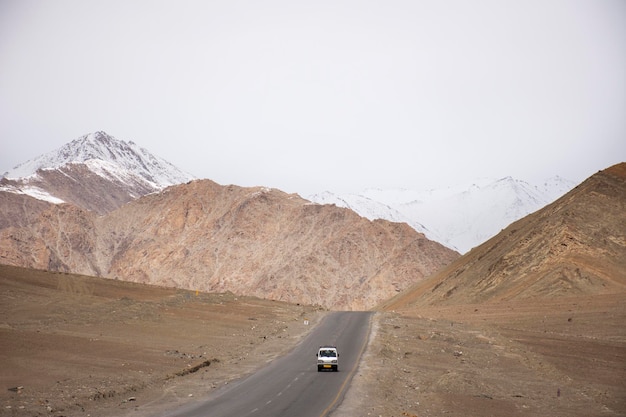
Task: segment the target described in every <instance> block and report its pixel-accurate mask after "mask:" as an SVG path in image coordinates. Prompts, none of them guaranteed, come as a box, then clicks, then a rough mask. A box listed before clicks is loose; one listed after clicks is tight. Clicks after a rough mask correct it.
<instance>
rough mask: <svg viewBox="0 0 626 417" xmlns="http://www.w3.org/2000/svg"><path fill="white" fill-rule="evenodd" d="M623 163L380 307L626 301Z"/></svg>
mask: <svg viewBox="0 0 626 417" xmlns="http://www.w3.org/2000/svg"><path fill="white" fill-rule="evenodd" d="M624 213H626V163H622V164H619V165H615V166H613V167H610V168H608V169H606V170H604V171H601V172H598V173H597V174H595V175H593V176H592V177H590V178H589V179H587V180H586V181H584V182H583V183H582V184H580V185H579V186H578V187H576V188H575V189H573V190H572V191H571V192H569V193H567V194H566V195H565V196H563V197H562V198H560V199H558V200H557V201H555V202H554V203H552V204H550V205H548V206H547V207H545V208H543V209H541V210H539V211H537V212H535V213H533V214H531V215H529V216H527V217H525V218H523V219H521V220H519V221H517V222H515V223H513V224H511V225H510V226H509V227H507V228H506V229H504V230H503V231H502V232H501V233H500V234H498V235H497V236H495V237H494V238H492V239H490V240H489V241H487V242H485V243H484V244H483V245H481V246H479V247H477V248H475V249H474V250H472V251H471V252H470V253H468V254H466V255H465V256H463V257H462V258H459V259H458V260H457V261H455V262H454V263H452V264H450V265H449V266H447V267H446V268H445V269H442V270H441V271H440V272H439V273H437V274H436V275H434V276H433V277H431V278H429V279H428V280H427V281H423V282H421V283H418V284H416V285H414V286H413V287H412V288H411V289H409V290H408V291H406V292H404V293H402V294H400V295H398V296H397V297H395V298H394V299H393V300H391V301H389V302H387V303H385V304H384V306H383V308H384V309H386V310H397V309H404V308H413V307H416V308H417V307H420V306H426V305H438V304H442V305H443V304H466V303H484V302H497V301H510V300H524V299H537V298H544V299H552V298H555V297H566V296H577V295H593V294H615V293H626V272H625V271H626V222H625V221H624V220H625V217H624Z"/></svg>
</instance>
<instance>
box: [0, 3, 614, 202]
mask: <svg viewBox="0 0 626 417" xmlns="http://www.w3.org/2000/svg"><path fill="white" fill-rule="evenodd" d="M98 130H103V131H106V132H107V133H109V134H111V135H113V136H115V137H116V138H118V139H121V140H126V141H133V142H135V143H137V144H139V145H140V146H142V147H144V148H146V149H148V150H149V151H150V152H152V153H153V154H155V155H158V156H161V157H163V158H165V159H166V160H168V161H170V162H172V163H173V164H174V165H176V166H178V167H179V168H181V169H183V170H185V171H187V172H189V173H191V174H193V175H195V176H197V177H201V178H209V179H212V180H214V181H217V182H218V183H220V184H236V185H242V186H253V185H265V186H269V187H275V188H279V189H282V190H284V191H287V192H297V193H300V194H302V195H307V194H310V193H314V192H318V191H323V190H332V191H338V192H349V191H359V190H361V189H363V188H367V187H385V188H391V187H405V188H424V187H429V186H441V185H443V184H449V183H455V182H458V181H459V180H465V179H468V178H476V177H495V178H500V177H504V176H507V175H511V176H514V177H516V178H519V179H525V180H529V181H536V180H541V179H545V178H548V177H551V176H554V175H557V174H558V175H561V176H563V177H565V178H568V179H571V180H573V181H576V182H580V181H582V180H584V179H585V178H587V177H588V176H590V175H592V174H593V173H595V172H596V171H598V170H601V169H604V168H607V167H608V166H610V165H612V164H614V163H618V162H622V161H626V1H624V0H520V1H506V0H493V1H470V0H430V1H424V0H406V1H398V0H385V1H382V0H381V1H366V0H346V1H342V0H330V1H325V0H316V1H311V0H310V1H304V0H285V1H273V0H271V1H260V0H250V1H237V0H223V1H211V0H198V1H191V0H183V1H180V0H177V1H155V0H135V1H132V0H93V1H86V0H67V1H63V0H54V1H48V0H39V1H36V0H0V173H2V172H5V171H7V170H9V169H11V168H12V167H14V166H15V165H17V164H19V163H21V162H24V161H26V160H28V159H32V158H34V157H36V156H39V155H41V154H43V153H46V152H49V151H50V150H53V149H55V148H58V147H60V146H62V145H63V144H65V143H67V142H69V141H71V140H73V139H76V138H77V137H80V136H82V135H84V134H86V133H90V132H94V131H98Z"/></svg>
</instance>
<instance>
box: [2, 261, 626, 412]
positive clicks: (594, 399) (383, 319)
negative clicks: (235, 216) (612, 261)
mask: <svg viewBox="0 0 626 417" xmlns="http://www.w3.org/2000/svg"><path fill="white" fill-rule="evenodd" d="M21 271H23V270H19V269H13V268H9V267H3V266H0V314H1V317H2V319H1V321H0V366H1V368H2V369H3V372H2V373H1V374H0V382H1V384H0V388H1V389H0V402H1V409H0V415H2V416H39V415H41V416H81V415H82V416H87V415H90V416H92V417H99V416H111V415H116V416H125V415H132V416H150V415H159V414H160V413H162V412H163V410H166V409H169V408H172V407H175V406H177V405H179V404H181V403H185V402H189V401H197V400H200V399H201V398H202V397H203V396H204V395H206V394H207V393H208V392H209V391H211V390H212V389H214V388H216V387H218V386H220V385H221V384H225V383H228V381H230V380H232V379H233V378H236V377H238V376H240V375H245V374H247V373H250V372H253V371H254V369H256V368H258V367H259V366H262V365H263V364H264V363H266V362H267V361H269V360H271V359H272V358H273V357H275V356H276V355H278V354H280V353H281V352H283V351H285V350H287V349H289V348H290V347H291V346H293V345H294V344H295V343H297V342H298V340H300V337H301V336H302V335H303V334H304V333H305V332H306V331H307V330H308V329H309V328H310V327H309V326H310V325H314V323H315V322H316V321H317V320H319V319H320V318H321V317H322V316H323V315H324V311H323V310H320V309H317V308H314V307H305V306H297V305H290V304H285V303H278V302H272V301H264V300H258V299H252V298H241V297H240V298H237V297H235V296H233V295H210V294H202V293H199V294H196V293H194V292H188V291H176V290H171V289H162V288H155V287H148V286H141V285H132V284H128V283H122V282H119V281H110V280H97V279H91V278H77V277H75V276H68V275H64V274H52V275H50V274H44V273H29V274H25V273H23V272H21ZM624 299H625V298H624V296H623V295H620V296H596V297H586V298H572V299H562V300H561V301H559V302H554V303H552V304H545V302H544V303H541V304H533V303H532V302H531V301H528V302H525V303H518V304H511V303H509V304H506V305H505V304H500V305H465V306H455V307H446V308H433V309H429V310H414V311H408V312H405V313H404V315H399V314H395V313H379V314H377V315H376V316H375V325H374V334H373V335H372V338H371V341H370V346H369V348H368V351H367V353H366V360H365V362H364V363H363V364H362V366H361V368H360V369H359V372H358V373H357V375H356V377H355V383H354V386H353V387H352V388H351V390H350V391H349V392H348V395H347V397H346V399H345V401H344V403H343V404H342V406H341V407H340V409H339V410H338V412H337V413H336V415H337V416H339V417H347V416H350V417H354V416H367V415H371V416H385V417H387V416H397V417H400V416H405V417H407V416H408V417H411V416H420V417H424V416H448V415H452V416H454V415H457V416H489V415H493V416H537V415H550V416H581V417H582V416H585V417H587V416H623V415H626V328H625V327H624V325H623V323H624V319H626V305H625V303H624ZM304 319H309V321H310V325H309V326H307V325H305V324H304ZM20 387H21V388H20Z"/></svg>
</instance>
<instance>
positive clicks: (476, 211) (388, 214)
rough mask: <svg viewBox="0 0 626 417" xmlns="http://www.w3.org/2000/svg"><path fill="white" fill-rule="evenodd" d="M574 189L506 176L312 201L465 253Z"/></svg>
mask: <svg viewBox="0 0 626 417" xmlns="http://www.w3.org/2000/svg"><path fill="white" fill-rule="evenodd" d="M574 186H575V184H574V183H573V182H571V181H568V180H565V179H563V178H560V177H555V178H551V179H549V180H547V181H545V182H543V183H542V184H540V185H537V186H534V185H531V184H529V183H527V182H525V181H521V180H516V179H513V178H511V177H506V178H502V179H499V180H490V179H480V180H477V181H474V182H472V183H471V184H464V185H458V186H453V187H446V188H439V189H430V190H425V191H420V190H408V189H385V190H381V189H367V190H364V191H363V192H361V193H359V194H341V195H337V194H333V193H331V192H325V193H322V194H316V195H312V196H309V197H308V199H309V200H311V201H314V202H316V203H320V204H336V205H337V206H340V207H348V208H350V209H352V210H354V211H356V212H357V213H359V214H360V215H361V216H363V217H367V218H369V219H377V218H378V219H386V220H390V221H396V222H397V221H400V222H406V223H407V224H409V225H410V226H411V227H413V228H414V229H415V230H417V231H419V232H422V233H424V234H425V235H426V237H428V238H429V239H432V240H435V241H437V242H439V243H441V244H443V245H445V246H448V247H449V248H452V249H455V250H457V251H459V252H460V253H465V252H467V251H469V250H470V249H471V248H473V247H475V246H477V245H479V244H481V243H483V242H484V241H486V240H487V239H489V238H490V237H492V236H494V235H496V234H497V233H498V232H499V231H500V230H502V229H503V228H505V227H506V226H508V225H509V224H511V223H513V222H514V221H516V220H519V219H521V218H522V217H524V216H526V215H528V214H530V213H532V212H534V211H536V210H538V209H540V208H542V207H544V206H545V205H547V204H549V203H551V202H552V201H554V200H556V199H557V198H558V197H560V196H562V195H563V194H565V193H566V192H567V191H569V190H571V189H572V188H573V187H574Z"/></svg>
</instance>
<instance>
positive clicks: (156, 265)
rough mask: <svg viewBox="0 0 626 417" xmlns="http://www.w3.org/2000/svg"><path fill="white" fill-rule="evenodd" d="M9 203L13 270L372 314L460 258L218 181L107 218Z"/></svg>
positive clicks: (6, 254)
mask: <svg viewBox="0 0 626 417" xmlns="http://www.w3.org/2000/svg"><path fill="white" fill-rule="evenodd" d="M7 194H9V193H1V196H0V201H3V203H2V204H0V208H2V209H3V210H6V211H5V212H3V215H2V216H3V217H4V218H6V219H9V218H10V219H13V220H12V221H10V222H5V224H3V228H2V229H1V230H0V263H2V264H7V265H15V266H23V267H31V268H38V269H47V270H51V271H64V272H73V273H80V274H86V275H93V276H102V277H108V278H114V279H120V280H127V281H132V282H142V283H150V284H156V285H163V286H169V287H178V288H185V289H192V290H200V291H210V292H226V291H231V292H233V293H235V294H241V295H254V296H260V297H264V298H270V299H277V300H284V301H290V302H299V303H307V304H319V305H322V306H325V307H328V308H333V309H368V308H371V307H373V306H375V305H377V304H379V303H380V302H382V301H383V300H385V299H388V298H389V297H391V296H393V295H395V294H396V293H397V292H399V291H401V290H403V289H405V288H407V287H408V286H409V285H411V284H413V283H415V282H416V281H419V280H421V279H423V278H424V277H427V276H429V275H431V274H432V273H433V272H435V271H436V270H438V269H440V268H441V267H442V266H444V265H447V264H449V263H450V262H452V261H453V260H454V259H456V258H457V257H458V256H459V255H458V253H456V252H454V251H452V250H450V249H448V248H446V247H444V246H442V245H440V244H438V243H435V242H432V241H430V240H428V239H427V238H425V237H424V235H422V234H420V233H417V232H416V231H415V230H413V229H412V228H410V227H409V226H408V225H406V224H399V223H391V222H388V221H382V220H380V221H373V222H372V221H369V220H367V219H365V218H362V217H360V216H358V215H357V214H356V213H354V212H353V211H351V210H348V209H343V208H338V207H336V206H330V205H317V204H312V203H310V202H309V201H307V200H304V199H302V198H300V197H299V196H297V195H289V194H286V193H283V192H281V191H278V190H274V189H266V188H259V187H257V188H242V187H237V186H232V185H231V186H221V185H218V184H216V183H214V182H212V181H209V180H202V181H192V182H190V183H188V184H184V185H178V186H173V187H170V188H167V189H165V190H164V191H163V192H160V193H156V194H150V195H147V196H144V197H142V198H139V199H137V200H134V201H132V202H130V203H128V204H126V205H124V206H122V207H120V208H119V209H117V210H114V211H112V212H110V213H108V214H105V215H103V216H98V215H97V214H96V213H94V212H93V211H87V210H83V209H81V208H78V207H76V206H74V205H70V204H60V205H54V204H48V203H43V205H42V202H41V201H38V200H34V199H31V198H30V197H27V196H18V197H15V196H11V197H9V196H8V195H7ZM16 199H17V200H16ZM5 200H6V202H5ZM18 200H19V201H18ZM35 201H36V203H35ZM31 205H33V207H34V209H33V210H32V211H31V209H30V207H31ZM7 223H9V224H7Z"/></svg>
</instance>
